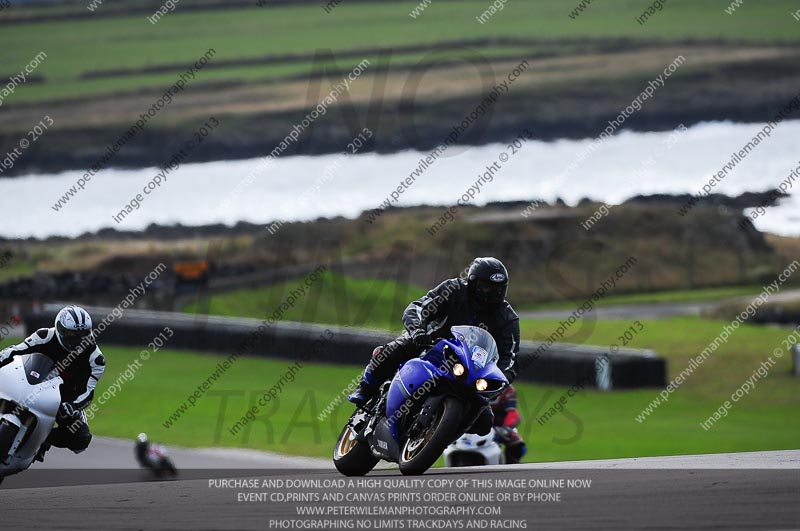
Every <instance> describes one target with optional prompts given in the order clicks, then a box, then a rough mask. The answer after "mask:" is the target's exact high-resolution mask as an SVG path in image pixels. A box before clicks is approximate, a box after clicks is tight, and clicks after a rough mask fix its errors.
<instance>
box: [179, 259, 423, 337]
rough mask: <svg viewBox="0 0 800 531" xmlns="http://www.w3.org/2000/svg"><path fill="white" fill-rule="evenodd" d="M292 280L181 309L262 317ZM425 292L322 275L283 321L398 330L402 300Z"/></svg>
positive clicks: (389, 283) (291, 287)
mask: <svg viewBox="0 0 800 531" xmlns="http://www.w3.org/2000/svg"><path fill="white" fill-rule="evenodd" d="M297 285H298V282H297V281H292V282H282V283H279V284H276V285H273V286H269V287H262V288H255V289H243V290H236V291H231V292H228V293H223V294H219V295H213V296H212V297H211V298H210V300H209V301H203V302H202V303H198V302H193V303H191V304H188V305H187V306H186V307H185V308H184V310H185V311H188V312H190V313H198V312H199V313H208V314H209V315H224V316H229V317H256V318H262V319H263V318H264V317H265V316H266V315H269V314H271V313H272V311H273V310H274V309H275V308H277V307H278V306H279V305H280V303H281V302H282V301H283V300H284V299H285V298H286V297H288V295H289V292H290V291H291V290H294V289H296V288H297ZM426 291H427V290H425V289H423V288H420V287H416V286H409V285H406V284H402V283H398V282H395V281H391V280H375V279H354V278H350V277H343V276H341V275H337V274H334V273H330V272H326V273H324V274H323V275H322V277H321V279H320V280H319V281H318V282H316V283H315V284H314V285H313V286H311V288H309V290H308V292H307V293H308V295H307V296H306V297H305V298H303V300H302V301H300V302H299V303H298V304H297V305H296V306H295V307H294V308H291V309H289V310H288V311H287V312H286V314H285V315H284V317H283V319H284V320H286V321H303V322H315V323H324V324H334V325H341V326H360V327H367V328H381V329H387V330H394V331H399V330H402V328H403V325H402V322H401V317H402V315H403V310H405V308H406V306H407V305H408V302H409V301H411V300H414V299H417V298H419V297H421V296H422V295H424V294H425V292H426Z"/></svg>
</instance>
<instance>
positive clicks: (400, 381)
mask: <svg viewBox="0 0 800 531" xmlns="http://www.w3.org/2000/svg"><path fill="white" fill-rule="evenodd" d="M470 328H471V327H470ZM459 329H465V327H453V332H454V334H453V336H454V339H452V340H450V339H443V340H441V341H439V342H438V343H437V344H436V345H435V346H434V347H432V348H431V349H430V350H428V352H426V353H425V355H423V356H422V357H421V358H415V359H412V360H409V361H408V362H406V363H404V364H403V365H402V366H401V367H400V369H399V370H398V371H397V374H396V375H395V377H394V379H393V380H392V384H391V387H390V388H389V393H388V396H387V401H386V417H387V419H388V420H389V431H390V432H391V434H392V437H394V439H395V440H397V441H398V443H399V439H398V421H399V420H400V419H401V418H402V417H403V414H404V412H403V411H402V410H401V408H402V406H403V404H404V403H405V401H406V400H407V399H408V398H409V397H410V396H412V395H413V394H414V393H415V391H417V390H418V389H420V388H423V391H420V392H418V395H417V398H421V397H422V396H424V395H427V393H428V391H429V389H426V386H425V382H428V381H431V380H433V379H434V376H435V375H436V374H437V373H439V374H441V376H442V377H443V378H446V379H448V380H457V378H456V377H455V376H454V375H453V374H452V373H451V371H450V368H448V367H447V365H446V363H445V361H446V359H445V348H447V349H449V350H451V351H452V353H453V354H455V356H456V357H457V359H458V360H459V362H460V363H461V364H462V365H464V367H465V368H466V369H467V374H466V375H465V377H462V378H461V379H460V382H461V383H462V384H464V385H466V386H471V387H472V389H475V387H474V386H475V381H476V380H478V379H479V378H484V379H486V380H498V381H500V382H503V383H504V384H508V380H506V377H505V376H504V375H503V372H502V371H501V370H500V369H498V367H497V364H496V363H495V358H494V357H492V358H490V359H488V360H485V359H484V360H483V363H481V361H480V360H478V361H474V360H475V359H476V357H475V355H474V354H473V352H474V348H475V346H474V345H473V346H472V348H473V351H471V350H470V344H469V342H468V341H467V340H466V339H465V338H464V336H463V335H462V334H460V333H459ZM491 346H492V348H496V347H494V340H492V341H491ZM495 352H496V351H495ZM453 354H450V357H451V358H452V355H453ZM493 354H494V353H493ZM478 394H479V393H477V392H476V395H478ZM486 400H487V402H488V398H486Z"/></svg>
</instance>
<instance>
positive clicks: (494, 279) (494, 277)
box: [489, 273, 506, 282]
mask: <svg viewBox="0 0 800 531" xmlns="http://www.w3.org/2000/svg"><path fill="white" fill-rule="evenodd" d="M505 279H506V276H505V275H504V274H503V273H495V274H494V275H492V276H490V277H489V280H491V281H492V282H503V281H504V280H505Z"/></svg>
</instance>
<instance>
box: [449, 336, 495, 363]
mask: <svg viewBox="0 0 800 531" xmlns="http://www.w3.org/2000/svg"><path fill="white" fill-rule="evenodd" d="M450 332H451V333H452V334H453V337H455V338H457V339H460V338H462V337H463V338H464V340H465V341H466V342H467V344H468V345H469V350H470V352H472V361H473V362H474V363H475V365H476V366H477V367H478V368H483V367H484V366H486V364H487V363H492V362H494V363H497V360H498V359H500V354H498V352H497V343H495V342H494V338H493V337H492V334H490V333H489V332H487V331H486V330H484V329H483V328H479V327H477V326H453V327H451V328H450Z"/></svg>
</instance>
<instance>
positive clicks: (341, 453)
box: [333, 420, 379, 476]
mask: <svg viewBox="0 0 800 531" xmlns="http://www.w3.org/2000/svg"><path fill="white" fill-rule="evenodd" d="M378 461H379V459H378V458H377V457H375V456H374V455H372V451H371V450H370V449H369V447H367V445H366V444H364V443H362V442H360V441H358V440H357V439H356V432H355V430H354V429H353V428H352V426H350V421H349V420H348V421H347V424H345V426H344V428H343V429H342V433H340V434H339V438H338V439H337V440H336V446H335V447H334V449H333V464H334V465H336V470H338V471H339V472H341V473H342V474H344V475H345V476H363V475H365V474H366V473H367V472H369V471H370V470H372V469H373V468H375V465H377V464H378Z"/></svg>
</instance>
